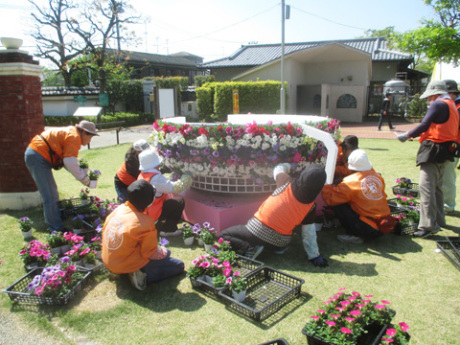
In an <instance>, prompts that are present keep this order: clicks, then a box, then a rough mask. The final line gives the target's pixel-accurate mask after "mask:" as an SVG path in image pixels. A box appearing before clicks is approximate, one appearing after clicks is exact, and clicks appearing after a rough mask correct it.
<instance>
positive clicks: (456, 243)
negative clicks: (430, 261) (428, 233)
mask: <svg viewBox="0 0 460 345" xmlns="http://www.w3.org/2000/svg"><path fill="white" fill-rule="evenodd" d="M436 244H437V246H438V248H439V249H440V250H441V252H442V253H443V254H444V256H445V257H446V258H447V259H448V260H449V261H450V262H451V263H452V264H453V265H454V266H455V267H457V269H458V270H459V271H460V237H446V239H445V240H439V241H436Z"/></svg>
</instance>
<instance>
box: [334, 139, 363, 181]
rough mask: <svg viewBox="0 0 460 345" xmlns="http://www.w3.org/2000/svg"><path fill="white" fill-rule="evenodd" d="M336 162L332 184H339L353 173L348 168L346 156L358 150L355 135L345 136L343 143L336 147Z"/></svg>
mask: <svg viewBox="0 0 460 345" xmlns="http://www.w3.org/2000/svg"><path fill="white" fill-rule="evenodd" d="M337 146H338V147H339V152H338V153H337V162H336V163H335V171H334V184H339V183H340V182H342V179H343V178H344V177H345V176H348V175H351V174H352V173H353V172H352V171H351V170H350V169H349V168H348V156H350V153H352V152H353V151H354V150H356V149H357V148H358V137H357V136H356V135H347V136H346V137H345V139H343V142H341V143H340V144H338V145H337Z"/></svg>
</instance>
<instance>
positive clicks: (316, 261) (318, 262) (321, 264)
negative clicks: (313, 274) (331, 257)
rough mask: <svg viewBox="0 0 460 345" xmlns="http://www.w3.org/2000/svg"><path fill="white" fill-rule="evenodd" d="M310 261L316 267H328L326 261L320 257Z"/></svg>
mask: <svg viewBox="0 0 460 345" xmlns="http://www.w3.org/2000/svg"><path fill="white" fill-rule="evenodd" d="M310 261H311V262H312V264H313V265H315V266H316V267H327V266H329V264H328V263H327V260H326V259H325V258H323V257H322V256H321V255H319V256H317V257H316V258H314V259H311V260H310Z"/></svg>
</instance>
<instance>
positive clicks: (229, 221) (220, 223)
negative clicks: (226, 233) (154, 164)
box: [180, 189, 270, 236]
mask: <svg viewBox="0 0 460 345" xmlns="http://www.w3.org/2000/svg"><path fill="white" fill-rule="evenodd" d="M180 195H181V196H182V197H183V198H184V200H185V209H184V213H183V214H182V216H183V218H184V219H185V220H186V221H188V222H190V223H192V224H196V223H200V224H203V223H204V222H209V223H211V227H213V228H214V229H216V235H217V236H219V234H220V232H221V231H222V230H225V229H226V228H229V227H231V226H233V225H238V224H246V223H247V221H248V220H249V219H250V218H251V217H252V216H253V215H254V213H256V211H257V210H258V208H259V207H260V205H261V204H262V203H263V202H264V200H265V199H266V198H267V197H268V196H269V195H270V194H264V195H239V196H236V195H228V196H223V195H222V194H215V193H206V192H201V191H197V190H194V189H188V190H186V191H184V192H182V193H181V194H180Z"/></svg>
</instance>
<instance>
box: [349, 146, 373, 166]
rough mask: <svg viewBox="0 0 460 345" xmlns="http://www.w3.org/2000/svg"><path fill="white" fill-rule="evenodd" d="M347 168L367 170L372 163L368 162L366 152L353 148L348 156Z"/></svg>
mask: <svg viewBox="0 0 460 345" xmlns="http://www.w3.org/2000/svg"><path fill="white" fill-rule="evenodd" d="M348 169H350V170H354V171H368V170H371V169H372V164H371V162H369V158H368V157H367V153H366V152H365V151H364V150H361V149H357V150H354V151H353V152H352V153H351V154H350V156H348Z"/></svg>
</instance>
